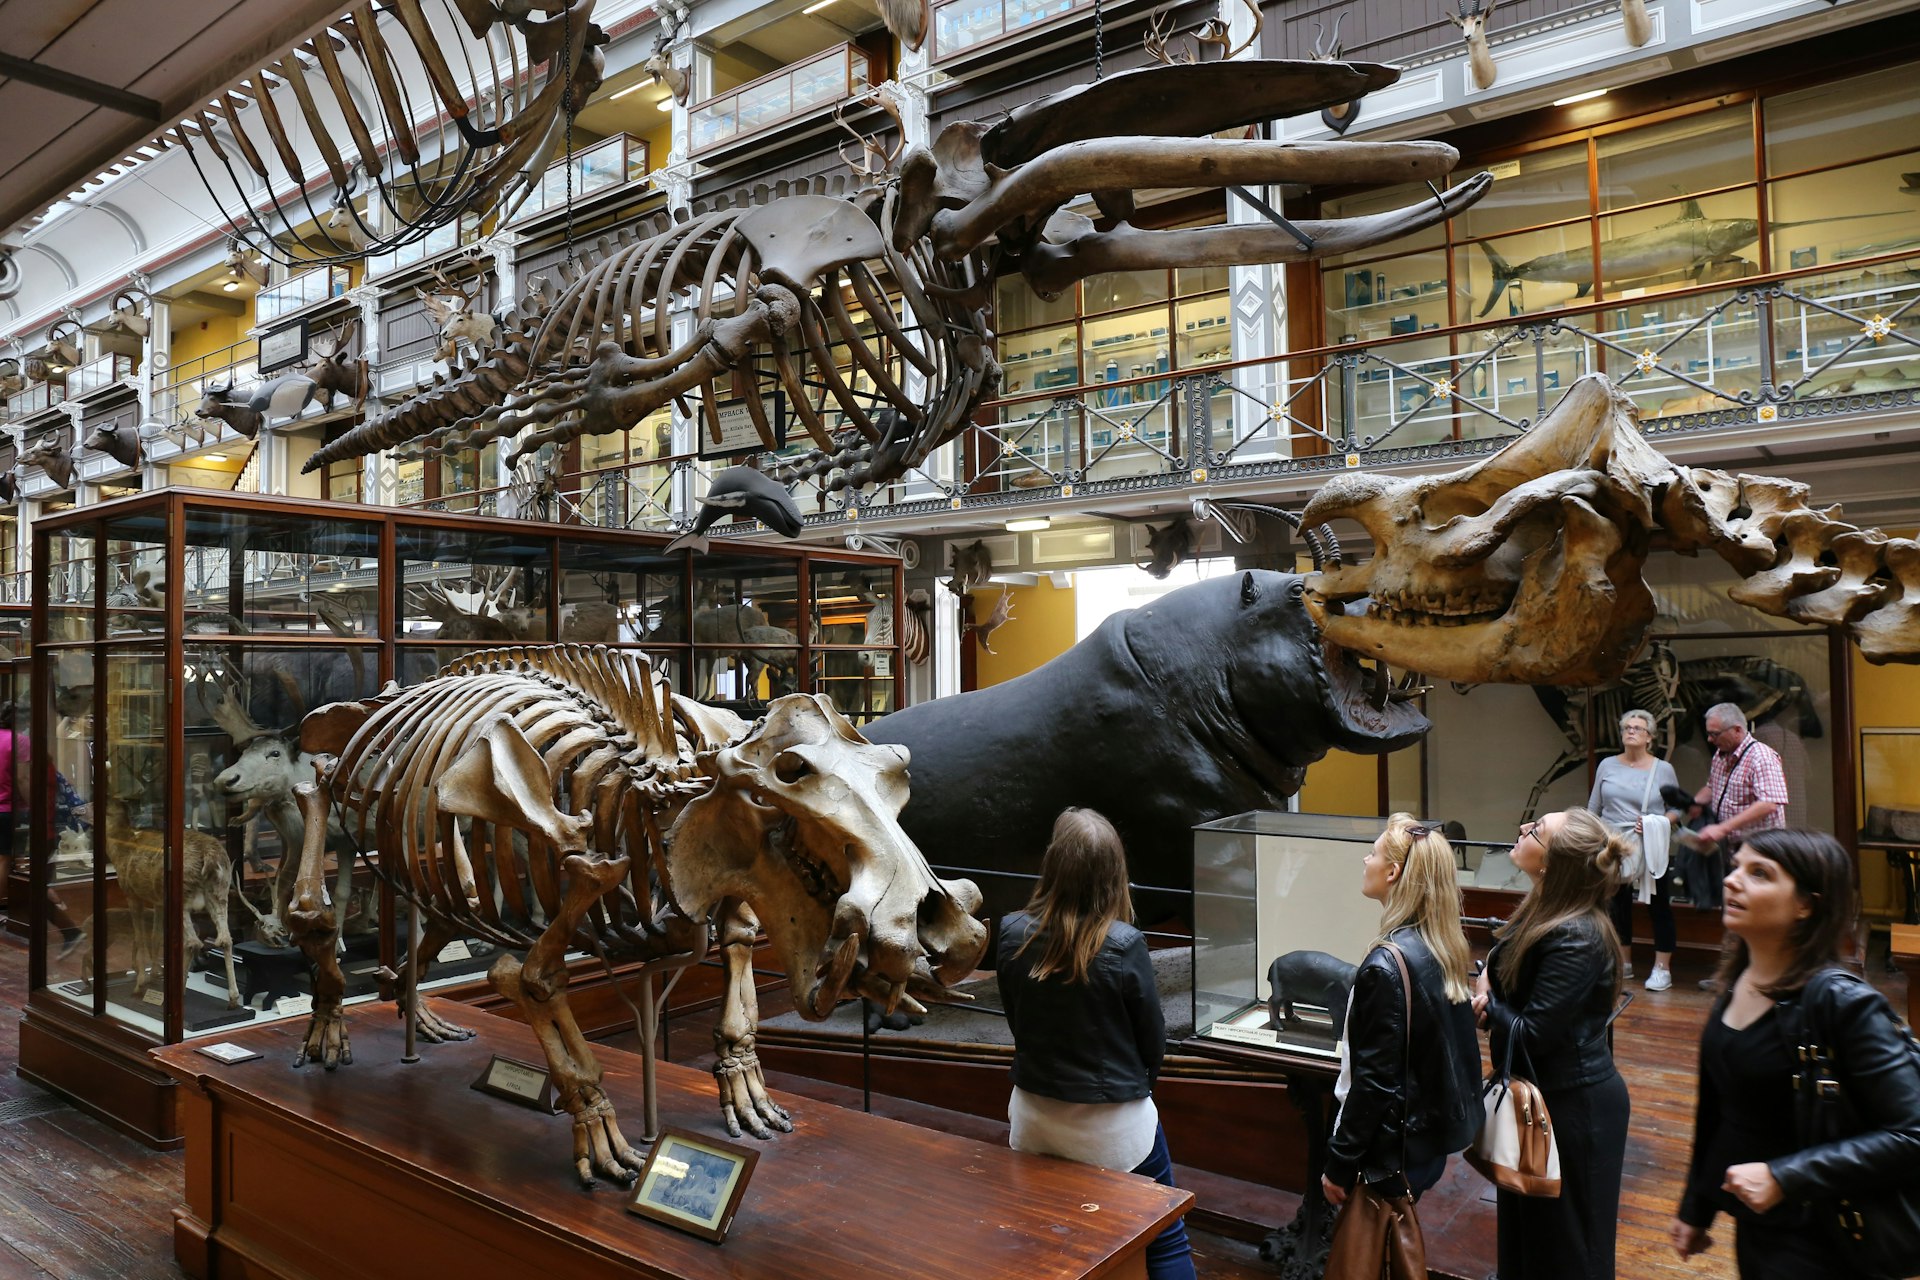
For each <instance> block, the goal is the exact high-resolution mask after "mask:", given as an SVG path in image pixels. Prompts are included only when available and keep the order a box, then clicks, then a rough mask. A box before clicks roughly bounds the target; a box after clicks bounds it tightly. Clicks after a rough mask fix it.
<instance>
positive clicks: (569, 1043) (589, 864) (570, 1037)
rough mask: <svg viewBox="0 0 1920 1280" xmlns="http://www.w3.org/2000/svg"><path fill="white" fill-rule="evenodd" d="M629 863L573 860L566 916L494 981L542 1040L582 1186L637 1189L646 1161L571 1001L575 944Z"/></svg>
mask: <svg viewBox="0 0 1920 1280" xmlns="http://www.w3.org/2000/svg"><path fill="white" fill-rule="evenodd" d="M629 861H630V860H629V859H627V858H624V857H622V858H604V857H598V856H592V855H585V854H577V853H576V854H572V855H569V856H568V858H567V859H566V862H565V863H564V864H563V865H564V866H565V869H566V873H567V888H566V895H565V897H564V898H563V899H562V900H561V903H560V910H559V911H558V913H556V914H555V916H554V918H553V921H552V922H551V923H550V924H549V925H548V926H547V928H546V930H545V931H544V932H542V933H541V935H540V937H539V939H538V940H536V941H535V942H534V944H533V946H532V947H530V948H529V949H528V951H527V958H526V961H525V963H524V964H523V963H522V962H520V961H518V960H515V959H514V958H513V957H512V956H510V955H505V956H502V957H500V959H498V960H496V961H495V962H494V965H493V968H492V969H491V970H490V971H489V972H488V975H487V976H488V978H490V979H491V980H492V982H493V988H494V990H496V991H498V992H499V993H500V994H501V995H503V996H505V997H507V998H508V999H509V1000H512V1001H513V1002H514V1003H515V1004H517V1005H519V1006H520V1010H521V1012H522V1013H524V1014H525V1015H526V1019H527V1025H528V1026H530V1027H532V1028H533V1031H534V1034H535V1035H536V1036H537V1037H538V1038H539V1040H540V1048H541V1050H542V1052H543V1053H544V1054H545V1055H546V1059H547V1070H548V1072H549V1073H550V1074H551V1075H552V1077H553V1083H554V1085H555V1087H556V1089H557V1091H558V1101H559V1103H560V1107H561V1109H562V1110H563V1111H565V1112H567V1114H569V1115H571V1116H572V1117H573V1167H574V1172H575V1173H576V1174H578V1175H579V1178H580V1185H581V1186H582V1187H591V1186H593V1181H594V1177H595V1175H596V1174H598V1175H600V1176H603V1177H607V1178H611V1179H612V1180H613V1181H615V1182H618V1183H620V1184H621V1185H622V1186H630V1185H632V1183H633V1181H634V1179H635V1178H637V1177H638V1176H639V1173H640V1167H641V1166H642V1165H643V1164H644V1163H646V1161H645V1158H644V1157H643V1156H641V1154H640V1153H639V1152H637V1151H635V1150H634V1149H633V1148H632V1147H631V1146H628V1145H627V1140H626V1138H625V1137H624V1136H622V1135H621V1133H620V1124H619V1121H618V1119H617V1118H616V1117H615V1116H614V1112H613V1103H612V1102H611V1101H610V1100H609V1099H608V1098H607V1095H606V1092H605V1090H603V1089H602V1088H601V1087H600V1082H601V1079H602V1072H601V1068H600V1063H599V1061H598V1060H597V1059H596V1058H595V1057H594V1056H593V1050H592V1048H591V1047H589V1046H588V1044H587V1038H586V1037H585V1036H584V1035H582V1034H581V1032H580V1024H579V1023H578V1022H576V1021H575V1020H574V1016H573V1009H572V1008H571V1007H570V1006H569V1005H568V1003H567V962H566V949H567V944H568V942H569V941H570V940H571V939H572V938H573V937H574V935H575V934H576V932H577V931H578V930H579V929H580V928H581V927H582V923H583V921H584V920H585V918H586V914H587V911H588V910H589V909H590V908H591V907H592V906H593V904H594V903H595V902H598V901H599V900H600V899H601V898H603V897H605V896H606V895H607V894H608V893H611V892H612V891H613V890H614V889H616V888H617V887H618V886H619V884H620V882H621V881H622V880H623V879H625V878H626V874H627V867H628V864H629Z"/></svg>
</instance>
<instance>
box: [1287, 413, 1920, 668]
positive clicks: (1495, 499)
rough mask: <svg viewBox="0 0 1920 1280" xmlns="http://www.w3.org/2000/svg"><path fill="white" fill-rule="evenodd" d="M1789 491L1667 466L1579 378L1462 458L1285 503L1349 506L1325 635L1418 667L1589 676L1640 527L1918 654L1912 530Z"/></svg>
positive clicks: (1338, 512) (1803, 612)
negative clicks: (1350, 536) (1353, 535)
mask: <svg viewBox="0 0 1920 1280" xmlns="http://www.w3.org/2000/svg"><path fill="white" fill-rule="evenodd" d="M1806 496H1807V489H1806V486H1804V485H1800V484H1796V483H1793V482H1791V481H1785V480H1777V479H1773V478H1771V477H1756V476H1745V475H1739V476H1736V475H1729V474H1727V473H1726V472H1721V471H1713V470H1708V469H1693V470H1686V469H1682V468H1679V467H1676V466H1674V465H1673V464H1672V463H1671V462H1669V461H1667V459H1666V458H1665V457H1663V456H1662V455H1661V454H1660V453H1659V452H1658V451H1657V450H1655V449H1654V448H1653V446H1651V445H1649V444H1648V443H1647V442H1646V440H1645V438H1644V437H1643V436H1642V435H1641V434H1640V427H1639V417H1638V413H1637V411H1636V409H1635V407H1634V405H1633V402H1632V401H1630V400H1628V399H1627V398H1626V397H1625V396H1624V395H1622V394H1621V393H1620V392H1619V391H1618V390H1617V389H1616V388H1614V387H1613V385H1612V384H1611V383H1609V382H1608V381H1607V380H1606V379H1605V378H1604V377H1600V376H1593V377H1588V378H1583V379H1581V380H1580V381H1579V382H1577V383H1575V384H1574V386H1573V387H1572V389H1570V390H1569V391H1568V392H1567V394H1566V396H1565V397H1564V398H1563V399H1562V400H1561V402H1560V403H1559V404H1558V405H1557V406H1555V408H1554V409H1553V411H1552V412H1551V413H1549V414H1548V415H1547V416H1546V417H1545V418H1543V419H1541V421H1540V422H1539V424H1538V425H1536V426H1535V427H1534V428H1533V429H1532V430H1531V431H1529V432H1527V433H1526V434H1525V435H1523V436H1521V437H1520V438H1519V439H1517V440H1515V441H1514V442H1513V443H1512V444H1510V445H1508V446H1507V447H1506V448H1504V449H1502V450H1501V451H1500V452H1499V453H1497V454H1495V455H1493V456H1492V457H1490V458H1488V459H1486V460H1484V461H1482V462H1479V463H1476V464H1474V465H1472V466H1470V467H1466V468H1464V469H1462V470H1460V471H1455V472H1452V473H1449V474H1445V475H1436V476H1418V477H1397V476H1383V475H1377V474H1374V475H1352V476H1343V477H1341V478H1339V479H1337V480H1334V481H1333V482H1332V483H1330V484H1328V485H1327V486H1326V487H1325V488H1324V489H1322V490H1321V491H1320V493H1319V494H1317V495H1315V497H1314V499H1313V500H1312V501H1311V502H1310V503H1309V504H1308V505H1307V508H1306V511H1305V512H1304V514H1303V516H1302V519H1303V520H1304V521H1305V522H1306V523H1309V524H1319V523H1322V522H1326V521H1332V520H1337V519H1341V518H1347V519H1352V520H1355V521H1358V522H1359V523H1360V524H1361V526H1362V527H1364V528H1365V529H1366V531H1367V533H1368V534H1369V535H1371V537H1372V538H1373V542H1374V557H1373V559H1372V560H1370V561H1368V562H1367V563H1364V564H1359V565H1352V566H1343V567H1337V568H1334V569H1332V570H1329V571H1327V572H1324V573H1321V574H1319V575H1317V577H1316V578H1315V580H1314V586H1315V599H1314V608H1315V610H1316V615H1317V618H1318V620H1319V622H1320V624H1321V626H1322V627H1323V628H1324V630H1325V634H1326V638H1327V639H1328V641H1329V642H1331V643H1332V644H1335V645H1337V646H1339V647H1341V648H1344V649H1348V650H1350V651H1352V652H1354V653H1356V654H1358V655H1360V656H1363V657H1370V658H1375V659H1377V660H1380V661H1382V662H1391V663H1396V664H1400V665H1403V666H1407V667H1410V668H1412V669H1414V670H1416V671H1420V672H1422V673H1424V674H1425V675H1427V676H1430V677H1435V678H1440V679H1446V680H1455V681H1463V682H1474V683H1480V682H1497V683H1519V684H1558V685H1585V684H1598V683H1603V682H1606V681H1610V680H1613V679H1616V678H1618V677H1619V675H1620V674H1621V672H1622V671H1624V670H1625V668H1626V666H1627V664H1628V663H1629V662H1631V661H1632V659H1633V656H1634V654H1635V653H1636V652H1638V650H1639V648H1640V645H1641V643H1642V642H1643V641H1644V640H1645V638H1646V632H1647V627H1648V625H1649V624H1650V623H1651V622H1652V621H1653V617H1654V601H1653V595H1652V592H1651V591H1650V590H1649V589H1648V587H1647V585H1646V583H1645V582H1644V581H1643V580H1642V577H1641V569H1642V567H1643V566H1644V564H1645V563H1646V558H1647V552H1648V549H1649V547H1650V546H1651V544H1652V541H1653V538H1654V536H1655V535H1656V534H1658V535H1660V537H1661V539H1662V541H1663V542H1664V543H1665V544H1666V545H1668V546H1670V547H1672V548H1673V549H1674V550H1677V551H1681V552H1685V553H1692V552H1696V551H1700V550H1707V549H1710V550H1713V551H1715V552H1717V553H1718V554H1720V555H1721V557H1722V558H1724V559H1725V560H1726V561H1727V563H1728V564H1730V565H1732V566H1733V567H1734V569H1735V570H1736V571H1737V572H1739V573H1740V574H1741V576H1742V577H1743V578H1746V579H1747V581H1746V582H1744V583H1742V584H1741V585H1740V586H1738V587H1736V588H1735V589H1734V590H1733V592H1732V595H1733V598H1734V599H1736V600H1738V601H1740V602H1741V603H1743V604H1747V605H1749V606H1751V607H1753V608H1756V609H1759V610H1761V611H1762V612H1765V613H1769V614H1773V615H1775V616H1778V617H1786V618H1793V619H1795V620H1797V621H1802V622H1811V623H1823V624H1832V625H1840V626H1846V627H1848V628H1849V629H1850V630H1851V631H1852V632H1853V634H1854V635H1855V636H1856V638H1858V639H1859V640H1860V642H1861V647H1862V651H1863V652H1864V653H1865V654H1866V656H1867V657H1868V658H1869V659H1870V660H1872V661H1875V662H1886V661H1920V615H1917V612H1916V611H1917V608H1920V547H1916V546H1915V544H1914V543H1912V542H1911V541H1910V540H1907V539H1899V538H1889V537H1887V536H1886V535H1885V534H1882V533H1880V532H1878V531H1876V530H1861V529H1858V528H1856V527H1855V526H1853V525H1849V524H1846V523H1844V522H1842V521H1840V520H1839V519H1838V518H1837V516H1838V509H1837V508H1835V509H1831V510H1826V511H1816V510H1813V509H1811V508H1809V507H1808V506H1807V505H1806V502H1805V499H1806Z"/></svg>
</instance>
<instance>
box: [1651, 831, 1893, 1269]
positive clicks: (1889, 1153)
mask: <svg viewBox="0 0 1920 1280" xmlns="http://www.w3.org/2000/svg"><path fill="white" fill-rule="evenodd" d="M1744 840H1745V843H1743V844H1742V845H1741V846H1740V847H1739V848H1738V849H1737V850H1735V852H1734V855H1733V866H1732V868H1731V869H1730V870H1729V871H1728V873H1727V878H1726V882H1725V883H1726V903H1725V907H1724V909H1723V912H1722V920H1723V922H1724V923H1725V925H1726V928H1727V935H1728V938H1727V948H1726V952H1725V954H1724V955H1723V956H1722V958H1721V962H1720V977H1721V980H1722V986H1723V988H1724V991H1725V994H1723V995H1722V996H1721V997H1720V999H1719V1000H1718V1001H1717V1002H1716V1003H1715V1004H1714V1006H1713V1012H1712V1014H1711V1015H1710V1016H1709V1017H1708V1018H1707V1025H1706V1029H1705V1030H1704V1032H1703V1033H1702V1035H1701V1037H1700V1100H1699V1108H1698V1111H1697V1112H1696V1114H1695V1118H1694V1129H1693V1160H1692V1163H1691V1167H1690V1169H1689V1172H1688V1176H1687V1189H1686V1194H1685V1196H1684V1197H1683V1198H1682V1199H1681V1201H1680V1208H1679V1213H1678V1216H1676V1217H1675V1219H1674V1222H1673V1228H1672V1237H1673V1247H1674V1249H1675V1251H1676V1252H1678V1253H1679V1255H1680V1256H1681V1257H1682V1258H1689V1257H1692V1256H1693V1255H1694V1254H1696V1253H1700V1252H1702V1251H1704V1250H1706V1249H1710V1248H1712V1247H1713V1239H1712V1237H1711V1236H1709V1235H1708V1234H1707V1228H1708V1227H1710V1226H1712V1225H1713V1219H1714V1215H1715V1214H1717V1213H1720V1212H1723V1211H1724V1212H1726V1213H1727V1214H1729V1215H1730V1216H1731V1217H1732V1218H1733V1220H1734V1222H1735V1223H1736V1224H1738V1229H1737V1230H1736V1232H1735V1237H1734V1257H1735V1260H1736V1262H1737V1263H1738V1265H1739V1268H1740V1275H1741V1277H1742V1280H1771V1278H1772V1277H1779V1278H1780V1280H1787V1278H1788V1277H1791V1278H1792V1280H1867V1277H1870V1276H1872V1275H1873V1274H1874V1273H1873V1272H1870V1271H1863V1270H1862V1269H1861V1268H1860V1267H1859V1266H1858V1265H1856V1264H1855V1263H1853V1262H1852V1261H1851V1260H1849V1259H1848V1258H1847V1256H1846V1254H1845V1253H1844V1251H1843V1249H1842V1247H1841V1245H1842V1242H1841V1240H1840V1238H1839V1231H1838V1222H1837V1214H1836V1212H1835V1210H1836V1208H1837V1204H1838V1202H1839V1201H1840V1200H1841V1199H1843V1198H1844V1197H1847V1196H1863V1195H1868V1194H1872V1193H1875V1192H1882V1193H1883V1192H1885V1191H1886V1190H1888V1188H1890V1187H1897V1186H1899V1185H1901V1184H1902V1183H1905V1184H1907V1185H1916V1184H1920V1052H1916V1050H1915V1049H1914V1048H1913V1047H1912V1046H1911V1044H1910V1042H1909V1040H1908V1038H1907V1034H1906V1032H1905V1030H1904V1029H1903V1028H1902V1027H1901V1026H1900V1025H1899V1023H1898V1022H1896V1021H1895V1020H1894V1016H1893V1010H1892V1009H1891V1008H1889V1007H1888V1005H1887V1002H1886V1000H1885V998H1884V997H1882V996H1881V995H1880V993H1879V992H1877V991H1875V990H1874V989H1873V988H1872V987H1870V986H1868V985H1867V984H1866V983H1865V982H1863V981H1861V980H1860V979H1859V978H1856V977H1854V976H1853V974H1851V973H1849V972H1847V971H1846V970H1845V969H1843V968H1841V967H1840V957H1841V955H1842V954H1843V953H1844V952H1846V951H1848V950H1850V949H1851V941H1852V936H1853V926H1854V905H1855V899H1854V887H1853V860H1852V859H1851V858H1849V857H1848V856H1847V851H1846V850H1845V849H1843V848H1842V847H1841V846H1840V842H1839V841H1837V840H1835V839H1834V838H1833V837H1832V836H1829V835H1826V834H1825V833H1823V832H1818V831H1796V830H1793V829H1791V828H1773V829H1770V830H1760V831H1754V832H1750V833H1748V834H1747V835H1746V836H1745V837H1744ZM1803 1045H1810V1046H1820V1047H1821V1049H1822V1056H1823V1057H1825V1058H1827V1060H1828V1061H1830V1063H1831V1069H1832V1073H1833V1078H1834V1079H1835V1080H1837V1082H1838V1088H1839V1091H1840V1094H1841V1095H1842V1096H1843V1097H1844V1098H1845V1099H1846V1101H1847V1102H1848V1103H1849V1104H1850V1106H1851V1107H1852V1109H1853V1111H1854V1113H1855V1115H1856V1116H1857V1118H1858V1122H1859V1125H1858V1131H1857V1132H1855V1133H1854V1134H1852V1135H1851V1136H1848V1137H1844V1138H1841V1139H1839V1140H1837V1141H1827V1142H1818V1143H1812V1142H1810V1140H1809V1138H1808V1137H1807V1136H1804V1135H1803V1134H1802V1131H1801V1125H1800V1123H1799V1120H1798V1117H1799V1115H1800V1111H1801V1108H1800V1107H1799V1106H1798V1105H1797V1104H1798V1103H1799V1102H1800V1098H1799V1095H1800V1094H1802V1093H1809V1092H1810V1091H1811V1090H1810V1089H1809V1090H1797V1089H1796V1087H1795V1073H1796V1064H1797V1063H1798V1062H1799V1061H1800V1059H1801V1053H1800V1049H1801V1046H1803ZM1911 1262H1912V1264H1913V1267H1920V1258H1915V1259H1912V1260H1911ZM1913 1267H1906V1268H1902V1269H1901V1270H1900V1272H1899V1274H1901V1275H1906V1274H1910V1273H1911V1271H1912V1269H1913ZM1883 1274H1886V1273H1883Z"/></svg>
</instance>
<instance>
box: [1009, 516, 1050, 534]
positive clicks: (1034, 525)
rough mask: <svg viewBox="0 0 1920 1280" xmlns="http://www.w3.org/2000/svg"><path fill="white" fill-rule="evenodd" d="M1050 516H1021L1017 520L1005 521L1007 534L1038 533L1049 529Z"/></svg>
mask: <svg viewBox="0 0 1920 1280" xmlns="http://www.w3.org/2000/svg"><path fill="white" fill-rule="evenodd" d="M1052 527H1053V518H1052V517H1051V516H1022V517H1021V518H1020V519H1018V520H1009V521H1007V532H1008V533H1038V532H1039V531H1040V530H1042V529H1051V528H1052Z"/></svg>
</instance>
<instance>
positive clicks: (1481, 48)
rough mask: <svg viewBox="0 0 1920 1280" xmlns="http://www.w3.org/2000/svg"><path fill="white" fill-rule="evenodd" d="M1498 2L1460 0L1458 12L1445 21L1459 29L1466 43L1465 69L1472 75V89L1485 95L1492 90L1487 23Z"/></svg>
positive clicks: (1451, 14) (1495, 0) (1491, 64)
mask: <svg viewBox="0 0 1920 1280" xmlns="http://www.w3.org/2000/svg"><path fill="white" fill-rule="evenodd" d="M1498 3H1499V0H1486V3H1485V4H1482V3H1481V0H1460V11H1459V12H1458V13H1449V14H1448V15H1447V21H1448V22H1451V23H1452V24H1453V25H1454V26H1456V27H1458V28H1460V34H1461V36H1462V37H1463V38H1464V39H1465V40H1466V42H1467V69H1468V70H1469V71H1470V72H1472V74H1473V86H1474V88H1476V89H1478V90H1480V91H1481V92H1482V93H1485V92H1486V91H1487V90H1488V89H1491V88H1493V80H1494V74H1495V72H1494V66H1493V54H1492V53H1491V52H1490V51H1489V50H1488V49H1487V23H1488V22H1489V21H1490V20H1491V19H1492V18H1493V7H1494V5H1496V4H1498Z"/></svg>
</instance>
